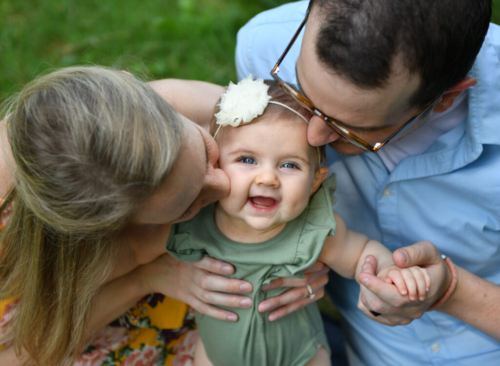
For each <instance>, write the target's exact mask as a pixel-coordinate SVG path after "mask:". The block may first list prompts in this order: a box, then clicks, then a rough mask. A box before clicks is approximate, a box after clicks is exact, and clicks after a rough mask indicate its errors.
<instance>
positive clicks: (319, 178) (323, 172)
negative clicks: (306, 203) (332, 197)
mask: <svg viewBox="0 0 500 366" xmlns="http://www.w3.org/2000/svg"><path fill="white" fill-rule="evenodd" d="M327 175H328V168H327V167H326V166H320V167H319V168H318V169H317V170H316V174H315V175H314V181H313V185H312V187H311V191H310V192H309V196H312V195H313V194H314V192H316V191H317V190H318V188H319V186H320V185H321V183H323V181H324V180H325V178H326V176H327Z"/></svg>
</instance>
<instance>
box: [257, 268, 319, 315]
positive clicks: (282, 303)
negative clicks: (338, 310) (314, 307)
mask: <svg viewBox="0 0 500 366" xmlns="http://www.w3.org/2000/svg"><path fill="white" fill-rule="evenodd" d="M327 282H328V276H326V275H324V276H321V277H319V278H317V279H316V280H314V281H313V282H311V283H310V286H311V289H312V291H313V293H314V299H309V290H308V289H307V287H306V286H302V287H294V288H291V289H290V290H288V291H286V292H284V293H282V294H281V295H278V296H275V297H271V298H269V299H267V300H265V301H262V302H261V303H260V304H259V307H258V309H259V311H260V312H265V311H272V310H275V309H277V308H280V307H285V309H282V310H280V311H278V312H275V313H273V316H272V317H271V318H274V319H272V320H276V319H279V318H281V317H283V316H285V315H287V314H290V313H291V312H293V311H294V310H296V309H300V308H301V307H303V306H305V305H304V304H303V302H302V301H301V300H303V299H306V298H307V299H308V300H313V301H311V302H314V301H316V300H319V299H320V298H322V297H323V296H324V294H325V290H324V287H325V285H326V284H327ZM297 301H298V302H300V303H301V304H300V307H295V305H298V304H295V305H294V303H295V302H297ZM306 305H307V304H306ZM270 315H271V314H270ZM269 320H271V319H269Z"/></svg>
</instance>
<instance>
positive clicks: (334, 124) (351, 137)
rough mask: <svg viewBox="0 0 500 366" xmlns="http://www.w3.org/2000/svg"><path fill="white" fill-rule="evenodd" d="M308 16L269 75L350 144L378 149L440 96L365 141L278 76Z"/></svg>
mask: <svg viewBox="0 0 500 366" xmlns="http://www.w3.org/2000/svg"><path fill="white" fill-rule="evenodd" d="M308 17H309V9H308V10H307V14H306V17H305V18H304V20H303V21H302V23H301V24H300V26H299V29H297V31H296V32H295V34H294V35H293V37H292V40H291V41H290V43H289V44H288V46H287V47H286V49H285V52H283V54H282V55H281V57H280V58H279V59H278V62H277V63H276V66H274V68H273V69H272V71H271V76H272V77H273V79H274V80H276V82H277V83H278V85H279V86H281V88H282V89H283V90H284V91H285V93H287V94H288V95H290V96H291V97H292V98H293V99H295V101H297V103H299V104H300V105H301V106H302V107H304V108H305V109H307V110H309V111H310V112H311V113H313V114H315V115H317V116H318V117H319V118H321V119H322V120H323V121H325V123H327V125H328V126H329V127H330V128H331V129H332V130H333V131H335V132H336V133H337V134H339V135H340V136H342V137H343V138H345V139H346V140H347V141H349V142H350V143H351V144H353V145H355V146H356V147H358V148H360V149H363V150H365V151H372V152H376V151H378V150H379V149H380V148H381V147H382V146H384V145H385V144H387V143H388V142H389V141H391V140H392V139H393V138H394V137H395V136H396V135H397V134H399V133H400V132H401V131H403V130H404V129H405V128H406V127H408V126H409V125H410V124H411V123H413V122H415V121H416V120H417V119H418V117H420V116H421V115H423V114H424V112H426V111H427V110H429V109H431V108H432V107H433V106H434V104H435V103H436V102H437V101H438V100H439V98H440V97H441V96H442V94H440V95H438V96H436V97H435V98H434V99H432V100H431V101H430V102H429V103H427V104H426V105H425V106H424V107H423V108H422V109H421V110H420V111H418V113H417V114H415V115H414V116H413V117H411V118H410V119H409V120H408V121H407V122H406V123H404V124H403V125H401V127H399V128H398V129H397V130H396V131H394V132H393V133H392V134H391V135H390V136H389V137H387V138H386V139H385V140H383V141H382V142H376V143H375V144H370V143H368V142H366V141H365V140H363V139H361V138H359V137H358V136H356V135H355V134H354V133H352V132H351V131H349V130H348V129H346V128H345V127H343V126H342V124H340V123H339V122H338V121H336V120H335V119H333V118H332V117H329V116H327V115H326V114H324V113H323V112H321V111H320V110H319V109H318V108H316V107H315V106H314V105H313V104H312V103H311V101H310V100H309V99H307V98H306V97H305V96H303V95H302V94H300V93H299V92H298V91H297V90H296V89H295V88H294V87H293V86H291V85H289V84H288V83H286V82H285V81H284V80H282V79H281V78H280V77H279V76H278V72H279V71H280V68H279V66H280V64H281V62H282V61H283V59H284V58H285V56H286V55H287V53H288V51H290V48H292V46H293V44H294V43H295V41H296V40H297V37H298V36H299V34H300V32H301V31H302V28H304V25H305V24H306V22H307V18H308Z"/></svg>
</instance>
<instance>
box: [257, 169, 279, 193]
mask: <svg viewBox="0 0 500 366" xmlns="http://www.w3.org/2000/svg"><path fill="white" fill-rule="evenodd" d="M255 183H256V184H257V185H263V186H269V187H274V188H278V187H279V186H280V180H279V178H278V175H277V174H276V172H275V171H274V170H273V169H265V168H264V169H262V170H261V171H260V172H259V173H258V174H257V175H256V176H255Z"/></svg>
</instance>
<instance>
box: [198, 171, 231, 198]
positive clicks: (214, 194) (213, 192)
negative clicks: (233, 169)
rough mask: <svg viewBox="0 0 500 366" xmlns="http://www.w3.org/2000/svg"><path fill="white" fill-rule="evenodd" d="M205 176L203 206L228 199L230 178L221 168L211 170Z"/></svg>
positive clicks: (202, 193)
mask: <svg viewBox="0 0 500 366" xmlns="http://www.w3.org/2000/svg"><path fill="white" fill-rule="evenodd" d="M209 169H210V171H209V173H208V174H207V175H206V176H205V184H204V186H203V190H202V192H201V195H202V206H206V205H208V204H209V203H212V202H215V201H218V200H220V199H221V198H224V197H227V195H228V194H229V191H230V182H229V177H228V176H227V175H226V173H224V172H223V171H222V170H221V169H219V168H212V167H210V168H209Z"/></svg>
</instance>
